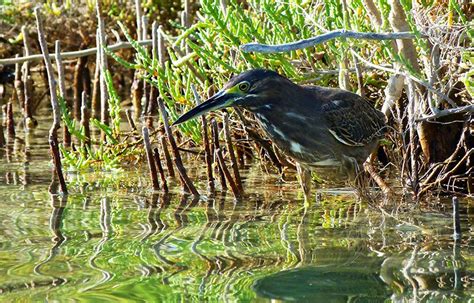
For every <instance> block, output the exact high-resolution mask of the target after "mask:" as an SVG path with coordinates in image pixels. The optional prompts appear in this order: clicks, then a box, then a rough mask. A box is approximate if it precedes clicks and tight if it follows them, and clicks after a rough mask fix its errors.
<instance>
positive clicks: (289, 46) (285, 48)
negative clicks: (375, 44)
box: [240, 29, 416, 54]
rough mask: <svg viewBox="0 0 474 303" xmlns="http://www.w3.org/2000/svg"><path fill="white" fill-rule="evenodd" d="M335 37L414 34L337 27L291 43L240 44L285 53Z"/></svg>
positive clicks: (389, 37) (409, 36)
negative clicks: (366, 31)
mask: <svg viewBox="0 0 474 303" xmlns="http://www.w3.org/2000/svg"><path fill="white" fill-rule="evenodd" d="M336 38H354V39H359V40H394V39H415V38H416V35H415V34H413V33H411V32H396V33H362V32H356V31H349V30H345V29H338V30H334V31H331V32H327V33H324V34H322V35H318V36H315V37H312V38H309V39H303V40H299V41H295V42H291V43H285V44H278V45H267V44H260V43H248V44H244V45H242V46H240V48H241V49H242V51H244V52H258V53H268V54H269V53H285V52H290V51H294V50H298V49H303V48H308V47H312V46H315V45H316V44H320V43H323V42H326V41H329V40H332V39H336Z"/></svg>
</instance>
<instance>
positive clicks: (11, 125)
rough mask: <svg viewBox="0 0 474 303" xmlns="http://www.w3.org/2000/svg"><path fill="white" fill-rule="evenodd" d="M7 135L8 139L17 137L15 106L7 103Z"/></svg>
mask: <svg viewBox="0 0 474 303" xmlns="http://www.w3.org/2000/svg"><path fill="white" fill-rule="evenodd" d="M7 134H8V138H14V137H15V120H14V119H13V104H12V103H11V102H8V103H7Z"/></svg>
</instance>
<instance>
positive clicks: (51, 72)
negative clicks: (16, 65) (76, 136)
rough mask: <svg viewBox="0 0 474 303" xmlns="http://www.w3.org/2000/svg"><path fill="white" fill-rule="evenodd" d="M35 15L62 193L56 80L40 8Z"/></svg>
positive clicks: (52, 142)
mask: <svg viewBox="0 0 474 303" xmlns="http://www.w3.org/2000/svg"><path fill="white" fill-rule="evenodd" d="M35 16H36V26H37V28H38V40H39V44H40V47H41V52H42V54H43V58H44V62H45V66H46V72H47V76H48V83H49V92H50V96H51V107H52V109H53V125H52V126H51V128H50V130H49V145H50V148H51V153H52V156H53V160H54V166H55V170H56V175H57V176H58V179H59V184H60V186H61V191H62V192H63V193H64V194H67V187H66V182H65V180H64V176H63V172H62V167H61V157H60V155H59V147H58V134H57V131H58V129H59V127H60V125H59V121H60V115H61V113H60V111H59V105H58V96H57V94H56V80H55V79H54V70H53V65H52V64H51V59H50V57H49V51H48V45H47V44H46V39H45V37H44V30H43V21H42V20H41V12H40V9H39V8H38V7H37V8H35Z"/></svg>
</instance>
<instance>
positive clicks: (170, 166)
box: [160, 130, 176, 178]
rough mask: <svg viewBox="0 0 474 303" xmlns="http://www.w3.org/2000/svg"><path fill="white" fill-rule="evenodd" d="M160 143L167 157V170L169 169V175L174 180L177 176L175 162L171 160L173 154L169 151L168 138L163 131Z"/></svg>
mask: <svg viewBox="0 0 474 303" xmlns="http://www.w3.org/2000/svg"><path fill="white" fill-rule="evenodd" d="M160 143H161V148H162V149H163V155H164V156H165V162H166V168H167V169H168V174H169V175H170V177H172V178H174V177H175V176H176V174H175V173H174V167H173V161H172V160H171V154H170V151H169V150H168V143H167V142H166V136H165V134H164V132H163V130H161V131H160Z"/></svg>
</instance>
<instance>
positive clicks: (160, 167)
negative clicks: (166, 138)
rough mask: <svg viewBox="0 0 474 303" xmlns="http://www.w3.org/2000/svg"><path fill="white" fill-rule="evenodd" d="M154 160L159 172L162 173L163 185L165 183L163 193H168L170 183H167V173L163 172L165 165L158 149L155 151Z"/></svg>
mask: <svg viewBox="0 0 474 303" xmlns="http://www.w3.org/2000/svg"><path fill="white" fill-rule="evenodd" d="M153 158H154V159H155V164H156V167H157V168H158V172H159V173H160V178H161V183H163V191H164V192H165V193H167V192H168V182H167V181H166V176H165V171H164V170H163V165H162V164H161V159H160V152H159V151H158V148H156V147H155V148H154V149H153Z"/></svg>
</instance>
